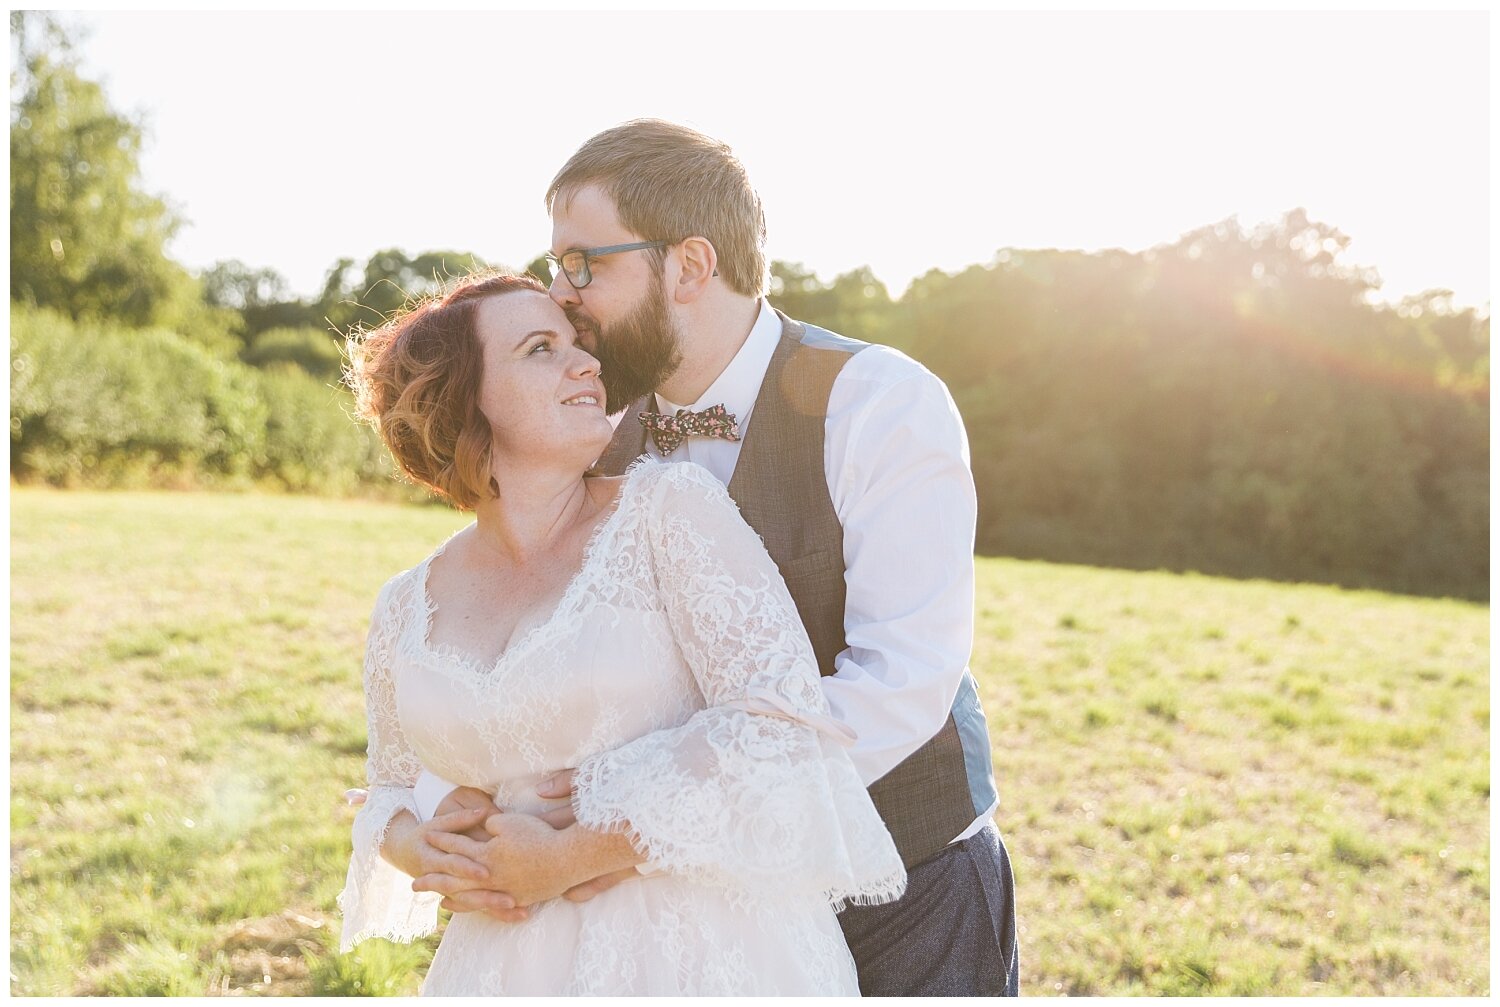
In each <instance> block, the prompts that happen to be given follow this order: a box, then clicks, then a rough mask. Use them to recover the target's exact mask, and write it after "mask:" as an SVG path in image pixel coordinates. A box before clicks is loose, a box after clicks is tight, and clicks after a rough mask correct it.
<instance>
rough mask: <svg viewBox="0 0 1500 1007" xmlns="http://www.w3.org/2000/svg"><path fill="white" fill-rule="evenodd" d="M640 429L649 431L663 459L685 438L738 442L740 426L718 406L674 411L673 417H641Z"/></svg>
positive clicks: (648, 414) (647, 415)
mask: <svg viewBox="0 0 1500 1007" xmlns="http://www.w3.org/2000/svg"><path fill="white" fill-rule="evenodd" d="M640 415H641V426H643V427H645V428H646V429H647V430H649V431H651V439H652V440H654V441H656V449H657V450H658V451H660V452H661V453H662V454H663V455H669V454H671V453H672V452H673V451H675V450H677V445H679V444H681V443H682V442H683V440H685V439H686V438H688V437H719V438H722V439H724V440H726V441H737V440H739V439H740V425H739V424H738V423H736V422H735V421H734V414H733V413H731V412H729V411H727V410H726V409H725V408H724V407H723V406H722V405H718V406H709V407H708V408H707V409H705V410H703V411H702V412H699V413H695V412H693V411H692V410H690V409H679V410H677V415H676V416H668V415H667V414H666V413H652V412H645V413H641V414H640Z"/></svg>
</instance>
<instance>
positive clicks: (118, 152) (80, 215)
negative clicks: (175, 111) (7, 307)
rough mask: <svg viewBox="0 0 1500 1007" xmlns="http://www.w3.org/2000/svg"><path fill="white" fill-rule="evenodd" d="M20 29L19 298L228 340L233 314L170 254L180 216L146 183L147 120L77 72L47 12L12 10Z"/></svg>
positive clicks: (15, 263) (16, 105) (16, 119)
mask: <svg viewBox="0 0 1500 1007" xmlns="http://www.w3.org/2000/svg"><path fill="white" fill-rule="evenodd" d="M11 31H12V35H13V43H12V44H13V58H14V59H15V61H16V62H15V65H16V70H15V72H14V73H13V74H12V78H11V94H12V102H11V117H10V151H11V160H10V165H11V170H10V207H11V213H10V247H11V287H10V293H11V299H12V300H18V301H22V302H25V303H30V304H34V305H37V306H39V307H45V308H53V309H55V310H58V311H62V312H64V313H65V314H67V315H69V316H71V317H74V318H83V317H98V318H109V319H114V320H117V321H119V322H122V323H124V324H126V325H134V326H145V325H165V326H170V327H172V328H176V329H178V330H179V331H182V332H184V334H187V335H189V336H192V337H194V338H197V339H199V340H200V341H202V342H206V343H210V344H217V345H220V346H221V347H222V346H224V345H225V344H226V342H227V340H226V336H227V335H228V331H229V329H230V327H231V326H232V316H230V315H227V314H225V313H223V312H217V311H214V310H212V309H211V308H209V307H207V306H205V305H204V304H203V302H202V300H201V297H200V295H199V290H198V287H197V284H196V283H195V281H194V280H193V279H192V277H191V276H190V275H189V274H188V273H187V272H186V271H185V270H184V269H182V267H180V266H178V265H177V264H176V263H174V262H173V261H172V260H171V259H169V258H168V257H167V255H166V252H165V250H164V246H165V244H166V241H167V240H168V239H169V238H170V237H171V236H172V234H173V232H174V231H175V230H176V229H177V227H178V224H179V221H178V218H177V217H176V215H175V214H174V213H172V211H171V210H170V209H169V208H168V207H167V205H166V204H165V203H164V202H163V201H162V200H161V199H160V198H158V197H156V196H152V195H149V194H147V193H145V192H143V191H141V189H140V185H139V167H138V163H137V159H138V157H139V154H140V149H141V128H140V126H139V125H138V124H137V123H135V122H133V121H131V120H130V119H128V118H126V117H125V116H122V115H121V114H119V113H118V112H116V111H115V110H114V109H113V108H111V107H110V105H109V102H108V100H107V99H106V98H105V95H104V92H103V90H102V89H101V88H100V87H99V85H98V84H97V83H94V82H93V81H89V80H85V79H84V78H83V77H81V76H80V75H79V74H78V71H77V67H76V58H75V56H74V55H73V53H72V50H71V48H70V46H69V45H68V42H67V38H66V35H65V33H64V31H63V30H62V28H61V27H60V25H59V24H58V22H56V21H55V20H54V19H52V18H51V17H50V16H48V15H42V14H37V13H35V12H26V11H17V12H12V14H11Z"/></svg>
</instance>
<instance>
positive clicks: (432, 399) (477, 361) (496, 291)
mask: <svg viewBox="0 0 1500 1007" xmlns="http://www.w3.org/2000/svg"><path fill="white" fill-rule="evenodd" d="M518 290H534V291H536V292H538V293H540V294H543V295H545V294H546V293H547V288H546V287H544V286H542V284H540V283H538V282H537V281H536V280H535V279H533V278H532V277H530V276H514V275H511V274H509V273H504V272H500V271H498V270H488V271H483V272H476V273H472V274H470V275H469V276H466V277H464V278H463V279H462V280H460V281H459V282H458V283H457V284H455V285H453V286H451V287H448V288H446V289H444V290H439V291H437V292H435V293H433V294H430V295H428V296H427V297H425V298H423V299H422V300H420V301H417V302H416V303H415V304H412V305H410V306H408V307H406V308H404V309H403V310H402V311H400V312H398V313H397V314H395V315H393V316H391V317H390V318H388V319H387V320H386V321H385V322H384V324H382V325H381V326H380V327H379V328H376V329H372V330H369V331H356V332H354V333H352V334H350V336H349V339H348V343H347V347H346V349H347V354H348V357H349V363H348V366H347V367H346V368H345V371H344V377H345V380H346V381H347V382H348V384H349V387H350V388H351V389H353V391H354V400H355V408H356V414H357V415H358V416H359V418H360V419H362V420H366V421H368V422H369V423H371V424H372V425H373V426H374V427H375V429H376V430H378V431H379V432H380V438H381V440H383V441H385V445H386V447H388V448H390V451H391V456H392V457H393V458H395V460H396V464H397V466H399V467H400V469H401V471H402V472H403V473H405V474H406V476H407V477H408V478H409V479H411V480H412V481H413V482H415V483H419V484H421V485H423V486H426V487H427V488H428V489H430V490H432V491H433V492H435V493H438V494H440V495H442V496H444V497H447V498H448V499H449V500H451V501H452V502H453V505H454V506H455V507H457V508H459V509H460V510H473V509H474V508H475V507H476V506H477V505H478V504H480V503H482V502H483V501H485V500H489V499H493V498H494V497H496V496H498V495H499V490H498V487H496V486H495V484H494V480H493V479H492V478H491V477H490V443H491V431H490V423H489V420H488V419H486V418H485V415H484V412H483V411H482V410H481V409H480V408H479V390H480V383H481V380H482V377H483V374H484V348H483V346H482V345H481V343H480V341H479V333H478V332H477V330H476V319H477V315H478V311H477V309H478V307H479V302H480V301H482V300H483V299H484V298H486V297H494V296H498V295H500V294H508V293H513V292H515V291H518Z"/></svg>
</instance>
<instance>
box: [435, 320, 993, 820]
mask: <svg viewBox="0 0 1500 1007" xmlns="http://www.w3.org/2000/svg"><path fill="white" fill-rule="evenodd" d="M780 339H781V319H780V318H778V317H777V315H776V312H775V311H774V310H773V309H772V308H771V306H770V304H769V303H768V302H766V301H765V300H762V301H761V305H760V314H759V316H758V317H757V318H756V320H755V324H754V326H753V327H752V328H751V330H750V334H749V336H748V337H747V338H746V340H745V342H744V345H742V346H741V347H740V349H739V352H738V353H736V354H735V356H734V359H733V360H731V361H730V362H729V365H728V366H727V367H725V368H724V370H723V372H722V373H720V375H719V376H718V378H717V379H715V380H714V382H713V384H711V385H709V387H708V389H707V390H706V391H705V392H704V393H703V395H702V396H700V397H699V398H698V401H696V402H691V403H683V404H679V403H675V402H669V401H667V400H666V399H664V398H662V397H661V396H660V395H658V396H657V397H656V402H657V407H658V408H659V409H660V410H661V411H662V412H663V413H666V414H668V415H672V414H675V413H676V412H677V410H678V409H679V408H686V409H691V410H693V411H695V412H696V411H699V410H703V409H707V408H708V407H710V406H714V405H719V404H722V405H723V406H724V408H725V409H727V410H728V411H729V412H730V413H732V414H733V415H734V417H735V419H736V421H737V422H738V423H739V426H740V436H741V437H742V438H743V437H744V436H745V434H746V432H747V431H748V430H749V425H750V424H751V423H752V422H754V407H755V399H756V396H758V395H759V394H760V386H761V382H762V380H763V379H764V378H765V374H766V368H767V367H768V366H769V365H770V362H771V356H772V354H773V353H775V351H776V345H777V343H778V342H779V340H780ZM634 420H635V418H634V417H633V416H631V415H626V416H624V417H623V419H622V421H621V422H634ZM823 430H824V440H823V469H824V472H825V473H826V475H827V478H828V492H829V495H830V496H831V497H832V499H833V506H834V510H835V512H836V513H837V514H838V518H839V523H840V524H842V525H843V529H844V568H845V574H844V580H845V583H846V585H847V595H846V600H845V605H844V638H845V641H846V642H847V643H848V648H847V649H846V650H844V651H842V652H841V653H839V654H838V655H837V656H836V657H835V658H834V662H833V663H834V668H835V672H834V674H833V675H830V676H826V677H824V678H823V679H822V684H823V692H824V694H825V695H826V696H827V698H828V704H829V706H830V707H831V708H832V712H833V715H834V716H835V717H836V718H837V719H838V720H840V721H842V722H843V723H844V724H846V725H847V726H848V727H850V728H852V729H853V731H854V732H855V733H856V734H857V735H858V740H856V741H855V743H854V746H853V747H852V748H851V749H850V750H849V754H850V757H851V758H852V759H853V760H854V766H855V769H856V770H857V771H858V772H859V774H860V777H861V778H862V779H863V780H864V782H865V785H866V786H868V785H870V784H872V783H874V782H875V781H876V780H878V779H880V778H881V777H882V776H884V775H885V774H886V773H888V772H890V771H891V770H892V769H894V768H895V767H896V766H897V765H898V764H899V763H900V762H901V761H902V760H903V759H905V758H906V757H907V756H908V755H911V754H912V753H913V752H915V751H916V750H917V749H918V748H920V747H921V746H922V745H923V744H925V743H926V742H927V740H928V739H930V738H931V737H933V736H934V735H935V734H937V733H938V731H939V730H941V729H942V727H943V723H944V722H945V721H946V720H947V719H948V713H949V710H950V709H951V708H952V706H953V699H954V697H955V696H956V695H957V693H958V687H959V683H960V682H961V681H962V679H963V674H964V671H965V670H966V669H967V667H968V662H969V652H970V649H971V647H972V645H973V638H974V526H975V520H976V513H977V504H976V501H975V495H974V478H973V475H972V474H971V473H970V471H969V441H968V436H967V435H966V434H965V432H964V425H963V420H962V418H961V417H960V416H959V413H958V407H957V406H955V405H954V403H953V398H952V396H950V395H949V394H948V389H947V387H946V386H944V384H943V383H942V382H941V381H939V380H938V379H937V377H936V376H935V375H933V374H932V372H930V371H928V370H927V369H926V368H925V367H923V366H922V365H921V364H919V363H917V362H916V361H915V360H913V359H911V358H910V357H908V356H907V355H906V354H904V353H901V352H900V351H898V350H894V349H891V348H890V347H887V346H879V345H875V346H871V347H869V348H868V349H865V350H862V351H861V352H859V353H857V354H855V355H854V357H853V358H851V359H850V360H849V362H848V363H847V364H845V365H844V367H843V369H842V370H841V371H840V372H839V374H838V377H837V379H835V381H834V384H833V388H832V390H831V392H830V394H829V398H828V414H827V418H826V421H825V425H824V428H823ZM742 443H743V441H726V440H721V439H719V438H713V437H689V438H687V439H685V440H684V441H683V442H682V443H681V444H680V445H679V446H678V447H677V448H676V450H674V451H673V452H672V453H671V454H670V455H669V456H667V457H668V458H669V460H671V461H690V462H697V463H698V464H699V465H702V466H703V467H704V468H706V469H708V470H709V471H710V472H712V473H713V474H714V476H715V477H717V478H718V479H719V480H720V481H721V482H723V483H724V484H725V485H726V486H727V485H728V484H729V480H730V478H731V477H732V476H733V475H734V468H735V465H736V463H737V462H738V461H739V456H740V446H741V444H742ZM646 451H647V453H648V454H650V455H651V456H652V457H661V453H660V452H659V451H658V450H657V448H656V443H655V441H654V440H652V438H650V437H649V436H648V437H647V438H646ZM451 789H452V785H451V784H448V783H445V782H443V781H442V780H440V779H438V778H436V777H432V776H431V775H430V774H423V777H422V779H421V780H420V781H419V782H418V784H417V794H416V800H417V806H418V807H419V808H420V809H421V811H422V814H423V817H424V818H428V817H431V815H432V812H433V810H434V809H435V808H436V807H437V805H438V804H439V803H441V801H442V798H443V797H444V796H445V795H446V794H447V793H448V791H449V790H451ZM996 807H998V802H996V804H995V805H992V806H991V807H990V808H988V809H987V810H986V811H985V812H984V813H983V814H982V815H980V816H979V818H977V819H975V821H974V823H973V824H972V825H971V826H970V827H969V828H968V829H966V830H964V832H962V833H961V834H960V835H958V836H957V837H955V841H956V840H958V839H963V838H966V837H968V836H970V835H972V834H974V833H975V832H978V831H979V830H980V829H981V828H983V827H984V826H985V825H986V824H987V823H988V822H989V821H990V818H991V817H992V816H993V815H994V813H995V810H996Z"/></svg>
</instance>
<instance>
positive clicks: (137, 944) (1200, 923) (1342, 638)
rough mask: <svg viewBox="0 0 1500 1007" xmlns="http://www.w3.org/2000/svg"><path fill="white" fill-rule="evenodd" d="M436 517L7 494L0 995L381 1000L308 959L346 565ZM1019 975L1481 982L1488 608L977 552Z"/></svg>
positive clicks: (402, 957) (327, 887)
mask: <svg viewBox="0 0 1500 1007" xmlns="http://www.w3.org/2000/svg"><path fill="white" fill-rule="evenodd" d="M465 520H466V519H465V518H464V517H462V516H460V515H456V514H453V513H451V512H448V511H444V510H442V509H438V508H421V507H410V506H400V505H394V504H377V503H368V502H351V501H334V500H320V499H314V498H305V497H277V496H260V495H219V494H177V495H173V494H154V493H152V494H147V493H140V494H137V493H109V494H103V493H85V492H77V493H64V492H51V491H40V490H30V489H14V488H13V490H12V542H11V546H12V559H11V563H12V568H11V591H12V609H11V615H12V623H11V634H12V635H11V659H12V665H11V700H12V702H11V787H12V790H11V793H12V796H11V842H12V846H11V850H12V855H11V928H12V932H11V958H12V966H11V967H12V976H13V978H12V981H11V991H12V992H13V993H16V994H124V995H132V994H133V995H151V994H181V993H198V994H202V993H233V992H245V993H251V994H254V993H275V994H314V993H316V994H327V995H340V994H365V995H368V994H381V993H410V992H414V991H415V990H416V987H417V984H418V982H419V979H420V974H421V971H422V969H423V967H424V965H425V962H426V961H427V960H428V958H429V957H430V954H431V950H432V948H433V947H434V946H435V940H434V939H430V940H428V941H425V942H422V943H420V944H418V945H415V946H412V947H402V946H397V945H389V944H386V943H384V942H368V943H366V944H364V945H361V947H360V948H358V949H356V950H355V952H353V953H352V954H350V955H346V956H339V955H336V954H334V953H333V952H332V950H331V949H332V948H333V947H335V946H336V944H337V940H336V935H337V930H338V917H337V911H336V909H335V907H334V901H333V900H334V896H335V894H336V893H337V892H338V890H339V889H340V888H341V887H342V884H343V877H344V871H345V869H346V867H347V862H348V861H347V858H348V842H349V840H348V826H349V820H350V818H351V817H352V815H351V813H350V812H349V811H348V809H346V808H344V807H343V806H342V802H341V800H340V794H341V793H342V791H343V790H344V789H345V788H347V787H349V786H351V785H354V784H356V783H357V782H358V781H360V780H361V779H362V777H363V748H364V709H363V701H362V696H361V692H360V680H359V679H360V671H359V668H360V658H361V654H362V651H363V639H364V631H365V626H366V623H367V620H368V618H369V611H370V608H371V606H372V605H373V603H374V598H375V593H376V591H377V590H378V589H379V587H380V585H381V583H382V582H383V581H384V580H385V579H386V578H387V577H388V576H390V575H391V574H392V573H394V572H396V571H397V570H400V569H403V568H404V567H406V566H409V565H411V564H413V563H415V562H416V561H418V560H419V559H421V558H422V557H423V556H424V555H426V553H427V552H428V551H429V550H430V549H431V548H432V546H433V545H434V544H436V543H437V542H438V541H440V540H441V539H442V538H444V537H445V536H446V535H447V534H449V533H450V532H451V531H452V530H454V529H455V528H456V527H458V526H459V525H460V524H461V523H463V522H464V521H465ZM978 608H979V616H978V622H977V629H976V634H975V651H974V662H973V667H974V671H975V673H976V675H977V677H978V679H979V683H980V689H981V693H982V695H983V699H984V703H985V709H986V711H987V713H988V714H989V717H990V722H991V733H992V738H993V740H994V750H995V767H996V774H997V777H998V779H999V782H1000V786H1001V811H1000V814H999V816H998V821H999V824H1000V827H1001V829H1002V831H1003V833H1004V834H1005V837H1006V841H1007V843H1008V845H1009V848H1010V852H1011V856H1012V859H1013V861H1014V865H1015V870H1016V877H1017V884H1018V907H1019V912H1018V915H1019V926H1020V931H1021V940H1022V976H1021V982H1022V989H1023V991H1024V992H1027V993H1030V994H1033V995H1049V994H1059V993H1070V994H1105V993H1119V994H1152V993H1154V994H1164V995H1165V994H1180V995H1200V994H1201V995H1258V994H1289V995H1299V994H1316V993H1323V994H1366V995H1372V994H1416V995H1423V994H1426V995H1445V994H1468V995H1476V996H1477V995H1484V994H1487V993H1488V992H1489V986H1490V979H1489V936H1488V935H1489V832H1488V822H1489V687H1488V681H1489V627H1488V615H1489V613H1488V608H1487V607H1485V606H1480V605H1474V604H1469V603H1460V602H1449V601H1432V600H1424V599H1413V598H1404V597H1397V596H1392V595H1384V594H1377V593H1371V592H1348V591H1339V590H1335V589H1329V588H1322V587H1308V586H1289V585H1280V584H1270V583H1264V582H1233V581H1225V580H1217V579H1212V578H1206V577H1199V576H1193V575H1189V576H1177V575H1170V574H1154V573H1126V572H1115V571H1104V570H1094V569H1088V568H1083V567H1066V566H1055V565H1049V564H1043V563H1021V562H1014V561H1008V560H983V561H981V564H980V591H979V599H978Z"/></svg>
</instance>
